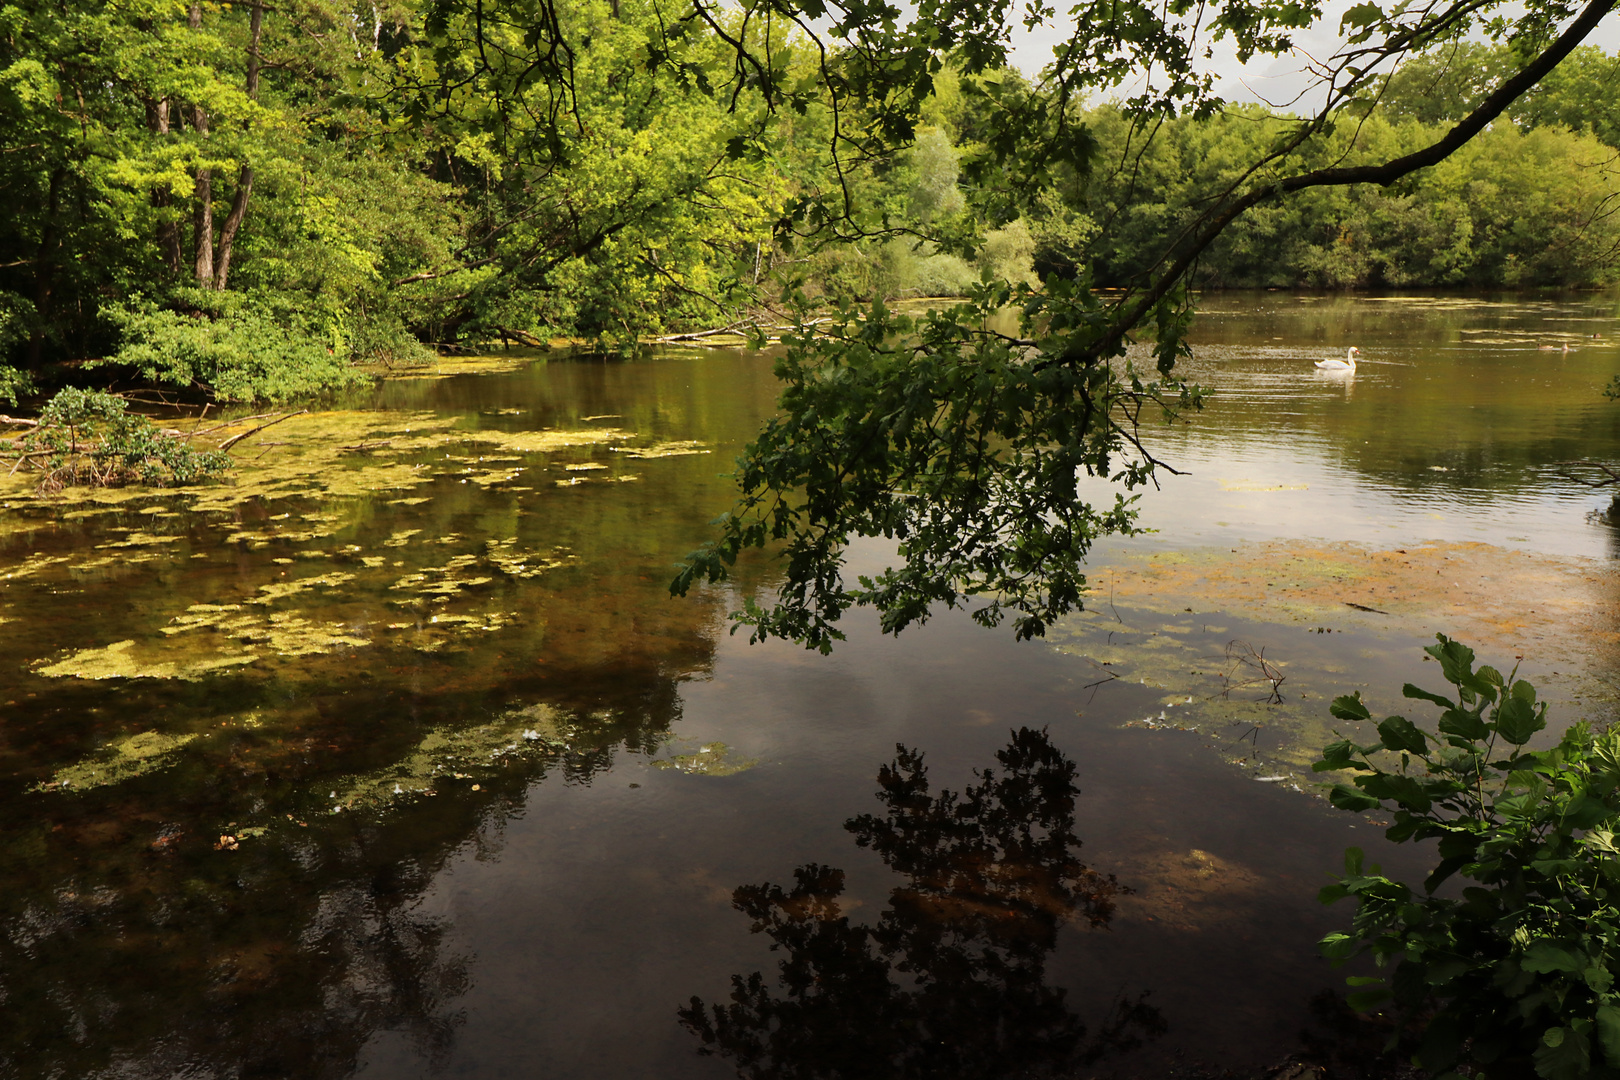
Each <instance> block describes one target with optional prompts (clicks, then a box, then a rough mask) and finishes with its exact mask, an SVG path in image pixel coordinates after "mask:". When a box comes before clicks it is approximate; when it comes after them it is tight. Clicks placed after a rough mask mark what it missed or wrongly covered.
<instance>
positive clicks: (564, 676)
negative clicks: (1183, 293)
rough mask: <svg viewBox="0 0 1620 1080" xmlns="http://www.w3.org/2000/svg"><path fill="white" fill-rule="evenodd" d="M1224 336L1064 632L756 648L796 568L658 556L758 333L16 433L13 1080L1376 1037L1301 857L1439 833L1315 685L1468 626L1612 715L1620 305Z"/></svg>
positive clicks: (1327, 323)
mask: <svg viewBox="0 0 1620 1080" xmlns="http://www.w3.org/2000/svg"><path fill="white" fill-rule="evenodd" d="M1194 342H1195V357H1194V360H1193V361H1192V363H1191V364H1190V365H1189V371H1190V374H1191V375H1192V377H1193V378H1194V379H1195V380H1197V381H1199V382H1200V383H1202V384H1204V385H1206V386H1211V387H1213V388H1214V390H1215V395H1214V397H1213V398H1212V399H1211V402H1210V405H1209V406H1208V408H1206V410H1205V411H1204V412H1203V413H1201V414H1198V415H1194V416H1191V417H1187V418H1184V420H1183V421H1179V422H1177V423H1176V424H1175V425H1172V426H1161V427H1156V428H1154V429H1152V430H1151V431H1150V432H1148V439H1149V444H1150V445H1151V446H1152V447H1153V449H1154V451H1155V453H1157V454H1158V455H1159V456H1161V457H1163V458H1165V459H1166V460H1168V461H1169V462H1171V463H1172V464H1173V465H1175V466H1176V467H1177V468H1178V469H1181V470H1183V471H1184V472H1185V475H1183V476H1170V475H1165V476H1163V477H1161V484H1162V490H1160V491H1158V492H1149V493H1148V494H1146V495H1145V496H1144V498H1143V500H1142V503H1141V510H1142V518H1141V520H1142V524H1144V525H1145V526H1147V527H1149V528H1150V529H1152V530H1154V531H1152V532H1149V533H1145V534H1143V535H1141V536H1137V537H1132V538H1128V539H1118V540H1114V541H1110V542H1108V543H1107V544H1105V545H1102V546H1100V547H1099V549H1098V550H1097V551H1096V552H1095V555H1094V558H1093V560H1092V562H1093V566H1094V572H1093V574H1092V585H1093V593H1092V597H1091V599H1090V601H1089V603H1088V608H1089V610H1088V611H1087V612H1086V613H1085V614H1084V615H1081V616H1077V617H1075V618H1074V619H1072V620H1069V621H1068V622H1067V623H1065V624H1064V625H1062V626H1060V627H1057V628H1055V629H1054V632H1053V633H1052V634H1051V636H1050V638H1049V640H1047V641H1043V642H1026V643H1015V642H1013V641H1012V639H1011V635H1010V633H1008V632H994V631H988V630H983V629H980V628H977V627H975V626H974V625H973V624H971V622H970V621H968V620H967V619H966V618H965V617H955V616H954V615H952V614H950V613H944V614H941V615H940V616H939V617H936V618H935V619H933V620H932V621H930V622H929V623H928V624H927V625H926V626H924V627H922V628H920V629H918V630H915V631H908V632H907V633H906V634H905V635H904V636H902V637H901V638H899V639H894V638H887V637H884V636H883V635H881V634H880V633H879V632H878V630H877V627H876V625H875V622H874V620H872V619H871V618H869V617H867V616H866V614H864V613H856V614H854V615H853V616H851V617H849V618H848V619H846V622H847V623H848V626H847V630H848V632H849V640H848V641H847V642H845V643H843V644H842V645H841V646H840V647H839V648H838V649H837V650H835V652H834V653H833V655H831V656H830V657H824V656H821V655H819V654H816V653H811V652H806V651H804V650H802V649H798V648H795V647H793V646H790V645H786V644H783V643H779V642H776V643H769V644H765V645H749V644H748V643H747V641H746V634H739V635H737V636H732V635H730V634H729V633H728V632H727V619H726V615H727V613H728V612H729V611H731V610H733V609H735V608H736V607H738V606H740V598H741V595H742V593H743V592H744V591H747V590H768V589H770V588H771V584H772V581H773V576H772V575H773V569H772V567H771V565H770V563H769V560H768V559H763V558H761V559H755V560H753V561H751V562H747V563H746V564H745V565H744V566H742V567H741V570H740V573H739V575H738V578H737V580H736V581H735V582H734V584H733V586H732V587H731V588H728V589H724V590H722V589H711V590H707V591H704V592H702V593H701V594H696V595H694V596H693V597H690V598H688V599H685V600H674V599H671V598H670V597H669V595H668V591H667V585H668V581H669V579H670V577H671V576H672V564H673V563H675V562H676V561H677V560H679V559H680V558H681V556H683V555H684V554H685V553H686V552H688V551H690V550H692V549H693V548H695V547H697V546H698V545H699V544H701V543H702V542H703V541H704V540H705V539H706V538H707V537H708V535H709V533H708V525H707V523H708V522H709V521H710V520H711V519H712V518H713V517H714V516H715V515H717V514H718V513H720V512H722V511H723V510H725V509H726V508H727V507H728V505H729V504H730V490H731V489H730V487H729V481H728V480H727V479H726V478H725V477H724V475H723V474H725V473H726V472H727V471H728V470H729V468H730V463H731V461H732V460H733V458H734V457H735V456H736V454H737V453H738V452H739V451H740V450H741V448H742V446H743V445H744V444H745V443H746V442H747V440H748V439H749V437H750V435H751V433H752V432H753V431H754V430H755V429H756V428H757V426H758V425H759V424H760V423H761V422H762V420H763V419H764V418H765V417H767V416H768V415H770V413H771V411H772V408H773V405H774V397H775V383H774V379H773V377H772V375H771V369H770V358H769V356H767V355H759V354H754V353H749V352H745V351H740V350H718V349H717V350H670V351H667V352H664V353H662V354H659V355H656V356H652V357H649V358H646V359H640V360H635V361H606V360H603V359H600V358H593V357H584V356H581V357H569V356H561V355H556V354H553V355H550V356H534V355H518V354H511V355H505V356H498V357H490V358H476V359H472V360H463V361H449V360H447V361H446V362H445V363H444V364H443V365H442V366H441V367H440V368H436V369H433V370H429V371H414V372H401V373H398V375H397V376H396V377H392V378H390V379H388V380H387V381H385V382H383V383H382V384H381V386H380V387H379V388H378V389H377V390H376V391H375V392H367V393H366V394H361V395H355V396H353V397H351V398H348V399H345V400H342V401H338V402H332V403H327V404H325V405H323V406H320V407H319V408H318V409H317V410H316V411H313V412H311V413H310V414H308V415H303V416H297V417H292V418H289V419H287V420H285V421H284V422H281V423H278V424H276V425H275V426H272V427H267V428H266V429H264V430H263V431H262V432H260V433H257V434H255V435H253V436H251V437H249V438H248V439H245V440H244V441H243V442H242V443H240V444H239V445H238V447H237V448H236V449H235V451H234V455H235V456H236V458H237V460H238V461H239V463H240V465H239V468H238V470H237V472H238V475H237V477H236V479H235V482H234V483H231V484H227V485H220V486H214V487H205V488H197V489H187V490H182V491H172V492H163V491H156V492H154V491H139V490H133V489H122V490H117V491H100V492H82V491H80V492H68V493H65V494H64V495H62V496H56V497H44V496H40V495H38V494H36V493H34V492H33V491H32V489H31V487H30V482H29V481H27V480H26V478H24V477H22V476H20V475H19V476H16V477H12V478H9V479H8V480H7V483H8V484H9V485H10V486H9V487H7V488H5V489H4V491H3V492H0V497H3V499H4V502H5V514H4V516H3V517H0V545H3V546H0V581H3V583H4V593H3V594H0V636H3V637H4V640H5V643H6V646H7V653H8V655H10V656H11V657H12V662H11V663H9V664H8V665H6V667H5V669H4V673H3V675H0V680H3V685H0V703H3V704H0V708H3V712H0V716H3V723H0V755H3V768H0V776H3V778H4V782H3V784H0V815H3V823H0V869H3V872H4V875H5V880H6V882H7V888H6V890H5V892H4V895H3V897H0V927H3V932H0V1001H3V1002H4V1007H5V1010H6V1012H7V1015H8V1016H9V1017H10V1018H11V1022H10V1023H9V1024H8V1025H6V1028H5V1030H4V1031H3V1032H0V1075H5V1076H17V1077H47V1076H73V1077H93V1076H107V1077H112V1076H118V1077H146V1076H154V1077H155V1076H188V1077H191V1076H195V1077H260V1076H263V1077H277V1076H298V1077H339V1076H343V1077H347V1076H375V1077H388V1078H392V1077H412V1076H458V1077H478V1078H484V1077H488V1078H495V1077H509V1076H520V1075H521V1076H545V1077H556V1078H563V1077H614V1078H618V1077H643V1076H645V1077H655V1076H656V1077H661V1078H666V1077H667V1078H685V1077H691V1078H703V1077H715V1078H719V1077H726V1076H731V1075H736V1074H737V1073H738V1072H739V1071H741V1073H742V1074H743V1075H760V1076H763V1075H793V1076H805V1077H811V1076H848V1075H872V1076H901V1075H904V1076H917V1077H927V1076H940V1077H947V1076H948V1077H957V1076H1002V1075H1005V1076H1012V1075H1026V1074H1030V1075H1045V1074H1047V1073H1042V1072H1041V1070H1043V1069H1045V1070H1048V1072H1049V1073H1050V1072H1055V1074H1058V1075H1080V1074H1082V1072H1083V1074H1084V1075H1099V1076H1108V1075H1115V1076H1121V1077H1127V1076H1163V1075H1168V1074H1169V1073H1170V1072H1171V1071H1172V1070H1181V1071H1182V1074H1183V1075H1188V1076H1193V1075H1201V1073H1200V1072H1199V1070H1201V1069H1203V1070H1218V1069H1224V1068H1231V1069H1233V1070H1235V1071H1238V1072H1242V1071H1243V1070H1249V1069H1255V1068H1259V1067H1263V1066H1266V1065H1269V1064H1271V1063H1273V1062H1276V1061H1279V1060H1281V1059H1282V1058H1284V1057H1285V1056H1286V1055H1288V1054H1290V1053H1294V1052H1296V1051H1298V1050H1299V1049H1300V1048H1301V1045H1302V1042H1301V1038H1302V1031H1309V1032H1314V1033H1315V1037H1317V1038H1319V1039H1333V1038H1336V1039H1338V1040H1339V1042H1340V1044H1341V1045H1342V1046H1343V1047H1346V1048H1347V1049H1345V1051H1344V1052H1345V1053H1351V1052H1353V1051H1354V1050H1355V1049H1356V1047H1358V1046H1361V1045H1363V1044H1366V1045H1376V1043H1377V1042H1378V1041H1379V1040H1380V1039H1381V1037H1382V1036H1381V1034H1380V1033H1378V1032H1377V1031H1376V1030H1375V1026H1374V1025H1368V1024H1365V1023H1361V1022H1356V1021H1349V1020H1346V1019H1345V1018H1344V1017H1343V1016H1342V1015H1340V1014H1338V1013H1336V1012H1335V1011H1334V1010H1333V1008H1332V1007H1331V1002H1330V1001H1329V1000H1328V999H1327V998H1324V997H1322V996H1321V995H1322V992H1323V991H1326V990H1329V989H1331V988H1337V987H1340V986H1342V978H1343V974H1344V973H1343V972H1341V971H1335V970H1334V969H1332V968H1330V967H1329V966H1327V965H1326V964H1325V963H1324V962H1323V961H1321V960H1319V959H1318V958H1317V957H1316V955H1315V951H1314V942H1315V941H1316V940H1317V939H1318V938H1320V937H1321V936H1322V935H1323V934H1325V933H1327V932H1329V931H1331V930H1334V929H1338V928H1341V927H1342V926H1344V925H1345V924H1346V923H1347V921H1348V918H1349V915H1350V909H1349V907H1348V906H1343V905H1341V906H1339V907H1336V908H1323V907H1321V906H1320V905H1318V904H1317V902H1316V899H1315V894H1316V891H1317V889H1318V888H1319V887H1320V886H1321V885H1322V884H1323V883H1324V882H1325V881H1326V879H1327V875H1328V874H1329V873H1331V872H1332V871H1334V870H1335V869H1336V868H1338V867H1339V866H1340V864H1341V861H1342V853H1343V851H1344V849H1345V848H1346V847H1347V846H1349V845H1362V846H1364V847H1367V848H1368V849H1369V850H1371V851H1373V852H1374V854H1375V857H1376V859H1378V860H1379V861H1381V862H1382V863H1383V864H1384V866H1385V868H1386V869H1387V870H1388V871H1390V872H1391V873H1394V874H1397V875H1403V876H1407V877H1408V878H1416V877H1420V876H1421V875H1422V874H1423V873H1424V872H1425V868H1424V863H1423V858H1422V855H1423V853H1422V852H1412V851H1402V850H1397V849H1393V848H1389V847H1388V846H1387V845H1385V844H1384V842H1383V841H1382V839H1381V837H1380V835H1379V831H1378V829H1377V827H1376V823H1375V822H1374V821H1372V820H1370V819H1368V818H1365V817H1360V816H1357V815H1351V814H1346V813H1343V812H1340V811H1337V810H1334V809H1332V808H1331V807H1329V806H1328V805H1327V804H1326V803H1325V802H1324V801H1323V800H1321V799H1320V798H1319V797H1317V796H1316V795H1315V794H1313V788H1312V785H1313V783H1314V781H1313V779H1312V776H1311V773H1310V771H1309V767H1308V766H1309V762H1310V760H1311V759H1312V756H1313V754H1314V751H1315V750H1316V749H1317V748H1318V747H1319V746H1320V745H1321V744H1322V742H1323V741H1325V739H1327V738H1330V737H1331V734H1330V728H1331V727H1332V726H1333V725H1332V722H1331V721H1330V720H1329V719H1328V717H1327V716H1326V703H1327V700H1328V699H1329V698H1331V697H1332V696H1335V695H1337V694H1339V693H1345V692H1349V691H1350V690H1355V689H1360V690H1362V691H1363V692H1364V694H1365V695H1366V696H1367V697H1368V698H1369V700H1370V701H1372V702H1373V703H1374V705H1375V708H1384V709H1391V710H1392V709H1394V708H1396V707H1397V704H1398V703H1399V702H1400V697H1399V690H1398V688H1399V686H1400V684H1401V683H1402V682H1403V681H1407V680H1410V681H1414V682H1418V683H1419V684H1420V685H1429V686H1434V685H1435V684H1437V683H1438V682H1439V678H1438V672H1437V670H1436V667H1435V665H1433V664H1425V662H1424V658H1423V657H1422V655H1421V653H1420V651H1419V650H1420V648H1421V646H1422V645H1423V644H1426V643H1428V642H1431V641H1432V640H1433V637H1432V636H1433V634H1434V633H1435V632H1437V631H1444V632H1446V633H1449V634H1451V635H1453V636H1455V637H1458V638H1461V639H1463V640H1465V641H1468V642H1469V643H1470V644H1473V645H1474V646H1475V647H1476V648H1478V649H1479V651H1480V653H1481V658H1482V659H1483V660H1487V661H1490V662H1493V663H1497V664H1498V665H1499V666H1503V665H1505V666H1511V664H1512V663H1513V662H1514V657H1515V656H1523V657H1524V668H1523V670H1524V672H1525V673H1527V674H1528V675H1529V677H1531V678H1532V679H1534V680H1536V681H1537V683H1538V685H1539V686H1541V687H1543V689H1544V691H1545V695H1546V696H1547V697H1549V698H1550V699H1551V700H1552V701H1554V703H1555V704H1554V716H1555V717H1557V718H1558V719H1560V720H1562V721H1571V720H1574V719H1576V718H1579V717H1586V718H1589V719H1591V720H1593V721H1595V722H1607V721H1609V720H1610V719H1612V717H1613V716H1614V714H1615V703H1616V699H1617V697H1620V691H1617V689H1616V687H1615V684H1614V682H1613V681H1612V672H1613V671H1614V670H1615V667H1614V661H1615V659H1616V657H1615V650H1616V647H1617V644H1620V633H1617V631H1620V590H1617V589H1616V576H1615V574H1614V566H1613V560H1614V559H1615V557H1616V556H1617V555H1620V542H1617V539H1616V536H1617V533H1616V530H1615V529H1614V527H1612V526H1611V525H1609V524H1608V523H1607V522H1606V521H1605V520H1604V519H1603V518H1601V517H1600V516H1599V515H1598V514H1597V511H1599V510H1601V509H1602V508H1604V507H1605V506H1606V505H1607V503H1608V494H1607V492H1604V491H1599V490H1596V489H1592V488H1589V487H1586V486H1583V485H1582V484H1581V483H1579V482H1578V480H1577V479H1575V478H1574V477H1575V476H1578V475H1586V474H1585V473H1582V472H1581V471H1580V470H1579V469H1578V468H1574V469H1572V467H1570V466H1568V465H1564V464H1562V463H1564V462H1568V461H1571V460H1575V459H1599V460H1603V461H1610V462H1612V461H1615V460H1616V459H1620V404H1616V403H1613V402H1609V401H1606V400H1605V399H1604V398H1603V396H1602V388H1603V386H1604V385H1605V384H1606V383H1607V382H1608V380H1609V379H1610V378H1611V377H1612V376H1613V375H1614V374H1615V373H1616V372H1617V371H1620V347H1617V346H1620V298H1617V297H1616V296H1614V295H1612V294H1609V295H1601V296H1588V297H1576V298H1548V299H1541V298H1533V299H1525V298H1513V297H1507V298H1491V297H1452V298H1441V297H1365V298H1344V297H1318V296H1296V295H1292V294H1286V293H1280V292H1270V293H1258V294H1215V295H1211V296H1207V297H1205V298H1204V308H1203V314H1202V315H1201V316H1200V318H1199V321H1198V323H1197V325H1196V326H1195V330H1194ZM1566 343H1568V344H1570V345H1571V346H1572V348H1571V350H1570V351H1568V352H1565V351H1563V349H1562V346H1563V345H1564V344H1566ZM1351 345H1355V346H1358V347H1359V348H1360V349H1361V350H1362V355H1361V357H1360V364H1359V366H1358V369H1357V371H1356V372H1355V374H1354V376H1353V377H1344V376H1329V375H1324V374H1321V373H1319V372H1317V371H1316V370H1315V369H1314V368H1313V366H1312V361H1314V360H1318V359H1324V358H1328V357H1332V356H1342V355H1343V354H1344V351H1345V349H1346V348H1348V347H1349V346H1351ZM1545 345H1552V346H1554V348H1552V349H1544V348H1542V346H1545ZM213 422H214V421H212V420H207V421H204V420H200V419H187V420H185V421H183V424H182V426H188V425H197V426H199V427H200V426H206V424H209V423H213ZM255 423H257V422H255ZM247 426H251V425H244V426H242V427H241V428H239V429H237V430H246V428H247ZM1105 488H1106V485H1105V484H1103V483H1102V482H1094V483H1090V484H1087V485H1083V493H1084V494H1085V495H1087V497H1090V496H1093V495H1097V496H1101V495H1104V494H1106V492H1105V490H1104V489H1105ZM884 554H885V550H884V549H883V548H882V547H881V546H878V545H859V546H858V547H857V548H856V550H855V551H854V552H853V553H852V557H853V559H854V560H855V561H856V562H858V563H862V564H874V565H875V564H876V563H878V562H881V560H882V558H883V556H884ZM756 973H758V976H757V978H756V977H755V975H756ZM1358 1024H1359V1026H1358ZM773 1070H775V1071H773Z"/></svg>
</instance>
